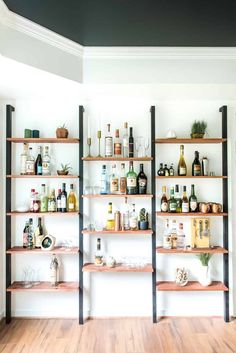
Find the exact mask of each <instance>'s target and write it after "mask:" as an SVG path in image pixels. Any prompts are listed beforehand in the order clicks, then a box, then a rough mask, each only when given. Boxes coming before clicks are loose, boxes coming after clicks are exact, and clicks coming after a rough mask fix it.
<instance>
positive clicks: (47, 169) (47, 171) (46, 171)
mask: <svg viewBox="0 0 236 353" xmlns="http://www.w3.org/2000/svg"><path fill="white" fill-rule="evenodd" d="M51 169H52V166H51V157H50V156H49V147H48V146H45V147H44V154H43V165H42V172H43V175H51Z"/></svg>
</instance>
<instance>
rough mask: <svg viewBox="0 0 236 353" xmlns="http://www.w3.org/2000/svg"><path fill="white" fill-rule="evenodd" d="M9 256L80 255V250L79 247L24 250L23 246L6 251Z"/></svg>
mask: <svg viewBox="0 0 236 353" xmlns="http://www.w3.org/2000/svg"><path fill="white" fill-rule="evenodd" d="M6 253H7V254H19V253H24V254H42V255H47V254H66V255H67V254H68V255H69V254H78V253H79V248H78V247H71V248H66V247H61V246H56V247H55V248H54V249H53V250H49V251H48V250H42V249H27V248H23V247H22V246H14V247H12V248H11V249H9V250H7V251H6Z"/></svg>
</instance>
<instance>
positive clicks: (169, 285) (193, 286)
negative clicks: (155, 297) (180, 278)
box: [157, 281, 228, 292]
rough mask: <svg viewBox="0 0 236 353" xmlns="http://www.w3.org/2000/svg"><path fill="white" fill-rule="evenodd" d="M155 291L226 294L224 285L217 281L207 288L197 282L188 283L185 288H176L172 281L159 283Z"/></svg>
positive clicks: (226, 289)
mask: <svg viewBox="0 0 236 353" xmlns="http://www.w3.org/2000/svg"><path fill="white" fill-rule="evenodd" d="M157 290H158V291H170V292H191V291H196V292H201V291H207V292H217V291H219V292H222V291H223V292H227V291H228V288H227V287H226V286H225V285H224V283H222V282H219V281H213V282H212V284H211V285H209V286H206V287H204V286H202V285H201V284H200V283H199V282H197V281H190V282H188V283H187V284H186V286H183V287H181V286H178V285H177V284H176V283H175V282H172V281H159V282H157Z"/></svg>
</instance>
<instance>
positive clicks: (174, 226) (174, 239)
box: [170, 219, 177, 249]
mask: <svg viewBox="0 0 236 353" xmlns="http://www.w3.org/2000/svg"><path fill="white" fill-rule="evenodd" d="M170 236H171V247H172V249H176V248H177V224H176V220H175V219H173V220H172V225H171V230H170Z"/></svg>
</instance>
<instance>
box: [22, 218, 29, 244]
mask: <svg viewBox="0 0 236 353" xmlns="http://www.w3.org/2000/svg"><path fill="white" fill-rule="evenodd" d="M28 231H29V222H28V221H26V222H25V227H24V230H23V248H28Z"/></svg>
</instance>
